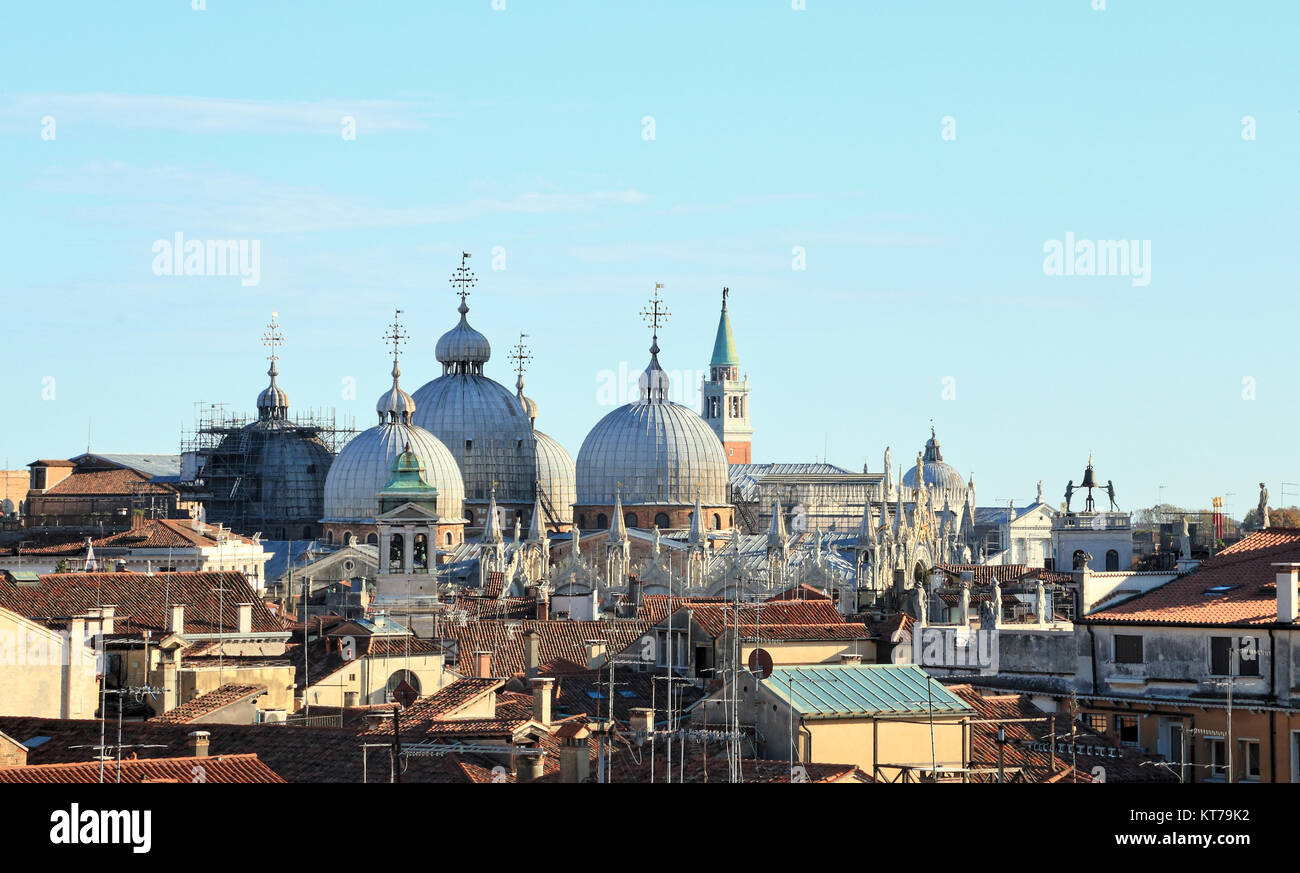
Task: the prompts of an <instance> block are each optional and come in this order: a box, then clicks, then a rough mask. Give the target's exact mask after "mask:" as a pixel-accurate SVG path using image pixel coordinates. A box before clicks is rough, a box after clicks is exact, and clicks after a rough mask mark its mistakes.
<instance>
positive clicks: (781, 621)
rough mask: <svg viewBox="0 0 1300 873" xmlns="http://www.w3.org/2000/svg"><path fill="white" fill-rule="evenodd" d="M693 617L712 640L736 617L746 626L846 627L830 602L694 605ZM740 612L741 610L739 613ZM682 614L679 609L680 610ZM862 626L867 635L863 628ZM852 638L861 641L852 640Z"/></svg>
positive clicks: (791, 601)
mask: <svg viewBox="0 0 1300 873" xmlns="http://www.w3.org/2000/svg"><path fill="white" fill-rule="evenodd" d="M687 606H688V607H689V609H690V610H691V618H692V619H693V620H694V621H695V623H696V624H698V625H699V626H700V628H701V629H702V630H703V631H704V632H705V633H707V634H708V635H709V636H711V637H713V638H715V639H716V638H717V637H720V636H722V634H723V633H724V632H725V631H726V630H727V629H728V628H730V627H731V626H732V625H734V624H735V623H736V620H737V616H738V617H739V621H740V623H741V624H742V626H743V625H753V624H755V623H759V624H762V625H763V626H765V627H768V626H775V625H838V624H846V622H845V620H844V616H842V615H840V611H839V610H838V609H836V608H835V604H834V603H832V602H831V601H829V600H778V601H771V602H767V603H741V604H739V606H738V607H736V606H733V605H732V604H728V603H691V604H687ZM737 610H738V611H737ZM679 612H680V610H679ZM855 627H861V628H862V629H863V632H864V633H865V631H866V627H865V626H864V625H855ZM853 639H859V638H858V637H853Z"/></svg>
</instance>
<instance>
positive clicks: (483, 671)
mask: <svg viewBox="0 0 1300 873" xmlns="http://www.w3.org/2000/svg"><path fill="white" fill-rule="evenodd" d="M474 675H475V676H476V677H478V678H479V679H487V678H489V677H490V676H491V675H492V653H491V652H487V651H477V652H475V653H474Z"/></svg>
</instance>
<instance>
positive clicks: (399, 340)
mask: <svg viewBox="0 0 1300 873" xmlns="http://www.w3.org/2000/svg"><path fill="white" fill-rule="evenodd" d="M401 314H402V310H400V309H394V310H393V323H392V324H390V325H389V326H388V333H386V334H384V341H385V342H390V343H392V344H393V366H394V367H396V366H397V357H398V348H399V347H400V346H402V345H404V344H405V343H406V341H407V340H408V339H410V334H408V333H407V332H406V331H404V330H402V322H401V319H399V318H398V316H399V315H401Z"/></svg>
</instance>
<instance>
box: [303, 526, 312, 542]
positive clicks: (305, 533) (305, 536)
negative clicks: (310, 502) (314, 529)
mask: <svg viewBox="0 0 1300 873" xmlns="http://www.w3.org/2000/svg"><path fill="white" fill-rule="evenodd" d="M302 538H303V539H305V540H309V539H311V528H310V527H304V528H303V529H302Z"/></svg>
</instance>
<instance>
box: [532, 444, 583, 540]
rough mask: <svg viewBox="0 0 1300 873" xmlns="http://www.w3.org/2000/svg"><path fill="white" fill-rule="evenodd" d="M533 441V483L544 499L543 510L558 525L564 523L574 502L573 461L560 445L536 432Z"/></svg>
mask: <svg viewBox="0 0 1300 873" xmlns="http://www.w3.org/2000/svg"><path fill="white" fill-rule="evenodd" d="M533 436H535V437H536V438H537V481H538V483H539V484H540V486H541V489H542V494H543V495H544V496H545V498H546V504H547V509H548V511H549V512H551V513H552V514H554V515H555V517H556V519H557V520H559V521H560V522H561V523H565V522H568V520H569V518H570V517H571V516H572V514H573V504H575V503H577V502H578V473H577V469H576V467H575V465H574V463H573V458H571V457H570V456H569V453H568V452H567V451H565V450H564V446H562V445H560V444H559V443H557V442H556V441H555V440H553V439H552V438H551V437H549V436H547V435H546V434H544V433H542V432H541V431H540V430H535V431H533Z"/></svg>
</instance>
